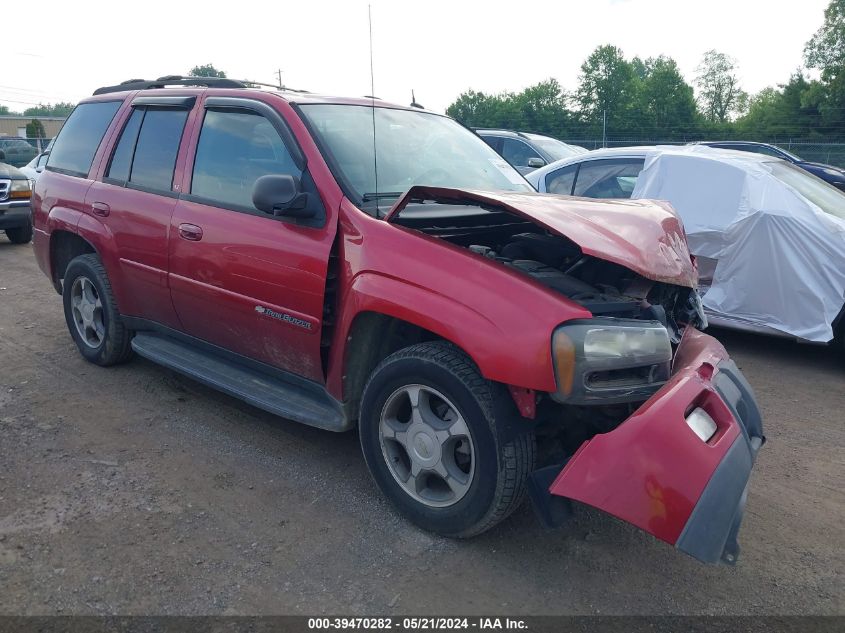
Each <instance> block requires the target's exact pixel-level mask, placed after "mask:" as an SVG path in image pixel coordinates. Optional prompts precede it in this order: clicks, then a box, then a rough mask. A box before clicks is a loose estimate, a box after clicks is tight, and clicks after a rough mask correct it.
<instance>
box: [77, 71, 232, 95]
mask: <svg viewBox="0 0 845 633" xmlns="http://www.w3.org/2000/svg"><path fill="white" fill-rule="evenodd" d="M165 86H208V87H209V88H211V87H214V88H247V87H248V86H247V84H246V83H244V82H242V81H237V80H235V79H225V78H223V77H185V76H183V75H165V76H164V77H159V78H158V79H156V80H154V81H148V80H146V79H128V80H126V81H123V82H121V83H119V84H117V85H116V86H103V87H102V88H97V89H96V90H95V91H94V94H95V95H103V94H108V93H109V92H123V91H124V90H148V89H150V88H164V87H165Z"/></svg>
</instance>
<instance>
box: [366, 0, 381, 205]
mask: <svg viewBox="0 0 845 633" xmlns="http://www.w3.org/2000/svg"><path fill="white" fill-rule="evenodd" d="M367 21H368V22H369V25H370V104H371V106H370V107H371V109H372V113H373V176H374V178H375V183H374V185H375V194H376V195H375V200H376V215H378V214H379V213H380V212H381V210H380V209H379V196H378V150H377V145H376V98H375V94H376V81H375V76H374V73H373V9H372V6H371V5H369V4H368V5H367Z"/></svg>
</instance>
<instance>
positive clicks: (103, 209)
mask: <svg viewBox="0 0 845 633" xmlns="http://www.w3.org/2000/svg"><path fill="white" fill-rule="evenodd" d="M91 211H93V213H94V215H99V216H100V217H101V218H105V217H107V216H108V214H109V213H111V207H110V206H109V205H107V204H106V203H105V202H92V203H91Z"/></svg>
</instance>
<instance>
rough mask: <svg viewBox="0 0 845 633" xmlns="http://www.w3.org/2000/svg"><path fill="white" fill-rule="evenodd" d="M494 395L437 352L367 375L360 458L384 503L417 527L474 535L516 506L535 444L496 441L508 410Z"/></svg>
mask: <svg viewBox="0 0 845 633" xmlns="http://www.w3.org/2000/svg"><path fill="white" fill-rule="evenodd" d="M498 388H499V387H497V386H496V385H494V384H492V383H490V382H489V381H487V380H485V379H484V378H482V377H481V375H480V374H479V372H478V369H477V368H476V367H475V365H474V363H473V362H472V361H471V360H470V359H469V358H468V357H467V356H466V355H465V354H464V353H463V352H461V351H460V350H458V349H457V348H455V347H454V346H452V345H449V344H445V343H423V344H420V345H414V346H412V347H408V348H405V349H403V350H400V351H398V352H396V353H395V354H393V355H391V356H389V357H388V358H386V359H385V360H384V361H383V362H382V363H381V364H380V365H379V366H378V367H377V368H376V369H375V371H374V372H373V374H372V376H371V378H370V380H369V382H368V383H367V386H366V388H365V389H364V395H363V398H362V402H361V417H360V422H359V431H360V436H361V447H362V449H363V452H364V459H365V460H366V462H367V466H368V467H369V469H370V472H371V473H372V475H373V478H374V479H375V481H376V483H377V484H378V486H379V487H380V488H381V490H382V491H383V492H384V494H385V495H386V496H387V497H388V498H389V499H390V500H391V501H392V502H393V504H394V505H395V506H396V507H397V508H398V509H399V511H400V512H401V513H402V514H404V515H405V516H406V517H407V518H409V519H410V520H411V521H413V522H414V523H416V524H417V525H419V526H420V527H422V528H424V529H426V530H430V531H433V532H437V533H439V534H443V535H445V536H454V537H468V536H473V535H475V534H479V533H481V532H483V531H485V530H487V529H489V528H491V527H493V526H494V525H495V524H496V523H498V522H499V521H501V520H503V519H504V518H505V517H507V516H508V515H509V514H510V513H511V512H512V511H513V510H514V509H515V508H516V507H517V506H518V505H519V504H520V502H521V501H522V498H523V495H524V491H525V481H526V479H527V477H528V474H529V473H530V472H531V470H532V469H533V466H534V436H533V434H532V433H531V432H530V431H526V432H523V433H520V434H518V435H516V436H515V437H511V438H509V439H503V435H502V433H501V428H500V427H501V426H502V425H504V422H505V419H506V416H508V415H511V414H512V411H510V410H508V407H507V404H509V403H508V402H507V401H506V400H504V399H502V398H501V397H496V396H497V395H499V396H500V395H501V394H497V389H498Z"/></svg>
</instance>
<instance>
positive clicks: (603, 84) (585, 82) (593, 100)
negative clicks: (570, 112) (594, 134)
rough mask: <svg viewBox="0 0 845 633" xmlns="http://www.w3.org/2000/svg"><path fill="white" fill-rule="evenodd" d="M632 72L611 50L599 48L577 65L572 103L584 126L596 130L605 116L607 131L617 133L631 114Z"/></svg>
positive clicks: (627, 63) (609, 47) (613, 47)
mask: <svg viewBox="0 0 845 633" xmlns="http://www.w3.org/2000/svg"><path fill="white" fill-rule="evenodd" d="M635 92H636V85H635V74H634V68H633V67H632V65H631V63H630V62H628V61H626V60H625V57H624V56H623V54H622V51H621V50H620V49H618V48H616V47H615V46H599V47H598V48H597V49H596V50H595V51H593V53H592V54H591V55H590V56H589V57H588V58H587V61H585V62H584V63H583V64H582V65H581V77H580V79H579V84H578V90H577V91H576V95H575V100H576V102H577V104H578V109H579V111H580V113H581V116H582V117H583V119H584V121H585V122H589V123H591V124H593V126H594V127H595V128H596V129H599V126H601V123H602V120H603V117H604V115H605V113H607V124H608V128H612V129H614V131H615V132H617V133H618V132H619V130H620V128H621V127H622V126H624V125H625V122H626V121H627V120H628V119H629V116H630V114H631V112H632V110H633V105H634V95H635Z"/></svg>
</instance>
